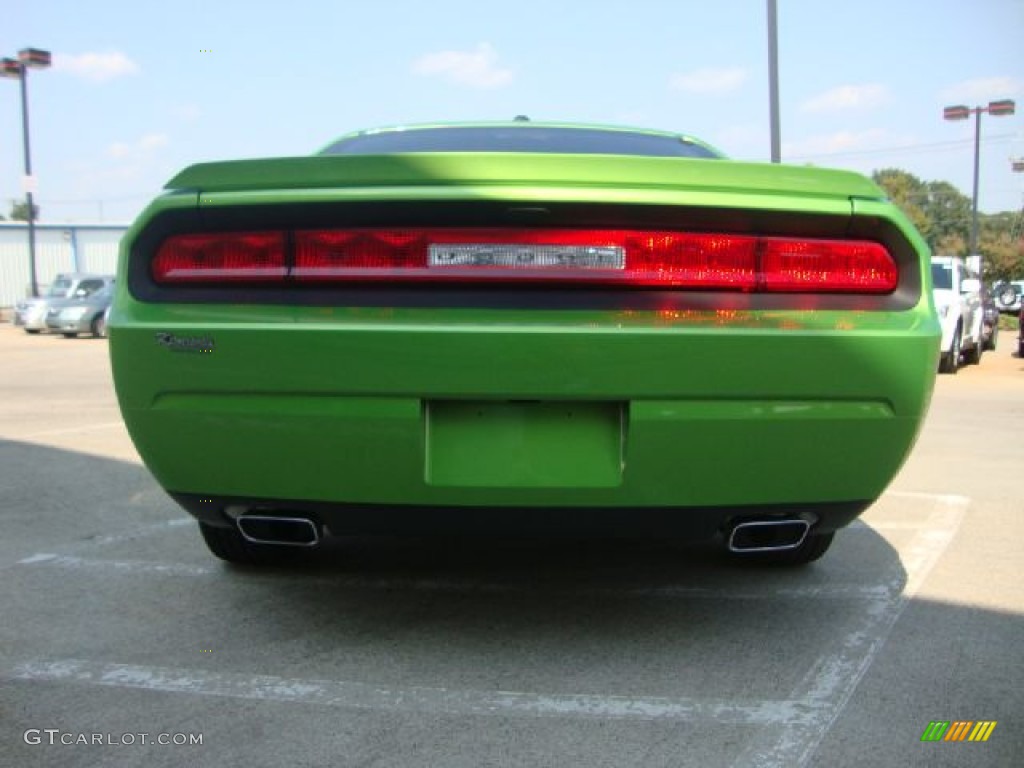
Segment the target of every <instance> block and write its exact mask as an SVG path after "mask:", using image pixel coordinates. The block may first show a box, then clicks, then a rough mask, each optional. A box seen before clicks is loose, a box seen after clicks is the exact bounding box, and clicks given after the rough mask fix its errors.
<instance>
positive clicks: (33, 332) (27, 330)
mask: <svg viewBox="0 0 1024 768" xmlns="http://www.w3.org/2000/svg"><path fill="white" fill-rule="evenodd" d="M25 333H30V334H32V335H33V336H35V335H36V334H37V333H39V329H38V328H26V329H25Z"/></svg>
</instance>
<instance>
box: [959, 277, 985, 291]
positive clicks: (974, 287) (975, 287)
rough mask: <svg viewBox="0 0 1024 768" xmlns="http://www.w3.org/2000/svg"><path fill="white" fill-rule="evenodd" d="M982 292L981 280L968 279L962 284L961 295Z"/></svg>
mask: <svg viewBox="0 0 1024 768" xmlns="http://www.w3.org/2000/svg"><path fill="white" fill-rule="evenodd" d="M980 290H981V280H979V279H978V278H976V277H968V278H967V279H965V280H964V281H963V282H962V283H960V293H978V292H979V291H980Z"/></svg>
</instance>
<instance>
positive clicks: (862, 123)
mask: <svg viewBox="0 0 1024 768" xmlns="http://www.w3.org/2000/svg"><path fill="white" fill-rule="evenodd" d="M777 4H778V30H779V37H778V40H779V77H780V119H781V137H782V159H783V162H787V163H795V164H801V165H802V164H808V163H810V164H814V165H819V166H827V167H837V168H846V169H851V170H855V171H859V172H861V173H865V174H870V173H871V172H872V171H873V170H876V169H881V168H900V169H903V170H906V171H908V172H910V173H913V174H914V175H916V176H918V177H919V178H921V179H923V180H926V181H948V182H951V183H952V184H954V185H955V186H956V187H957V188H959V189H960V190H961V191H962V192H963V193H964V194H965V195H970V194H971V185H972V173H973V137H974V120H973V118H972V119H970V120H966V121H961V122H949V121H944V120H943V117H942V109H943V107H944V106H947V105H957V104H964V105H967V106H969V107H975V106H979V105H981V106H984V105H987V104H988V103H989V102H990V101H992V100H997V99H1014V100H1016V101H1017V103H1018V108H1019V110H1020V111H1019V113H1018V114H1015V115H1013V116H1009V117H993V116H989V115H987V114H986V115H982V119H981V136H982V143H981V164H980V168H981V185H980V191H979V195H978V200H979V208H980V210H982V211H983V212H986V213H993V212H997V211H1014V212H1020V211H1022V207H1024V173H1016V174H1015V173H1013V172H1012V170H1011V158H1024V0H895V1H894V0H888V2H882V1H881V0H859V1H858V2H853V3H849V2H847V3H837V2H831V1H829V0H777ZM766 6H767V3H766V0H714V2H707V1H706V0H700V1H699V2H698V1H697V0H671V1H670V0H629V2H622V0H562V1H561V2H555V0H517V1H516V2H501V3H489V2H483V1H481V0H478V1H477V2H469V1H466V0H430V1H429V2H423V1H422V0H420V1H419V2H414V1H412V0H380V1H379V2H366V0H360V1H359V2H354V1H351V0H290V1H289V2H281V0H275V2H264V0H249V1H248V2H236V1H235V0H204V2H193V0H175V2H170V3H156V2H151V0H131V1H130V2H120V1H117V0H88V2H85V1H84V0H70V1H67V0H64V1H57V0H0V20H2V24H0V56H16V55H17V52H18V51H19V50H21V49H23V48H29V47H31V48H41V49H45V50H49V51H51V52H52V53H53V67H52V68H50V69H46V70H33V71H32V72H31V73H30V75H29V79H28V84H29V88H28V95H29V105H30V120H31V149H32V166H33V171H34V176H35V179H36V185H37V189H36V192H35V196H36V202H37V204H38V205H39V206H40V221H43V222H47V221H49V222H55V223H63V222H79V223H89V222H98V221H104V222H114V223H129V222H130V221H131V220H132V219H133V218H134V217H135V216H136V215H138V213H139V212H140V211H141V210H142V208H143V207H145V205H146V204H147V203H148V202H149V201H150V200H151V199H152V198H153V197H154V196H155V195H157V194H159V192H160V189H161V187H162V186H163V184H164V183H165V182H166V181H167V180H168V179H169V178H170V177H171V176H173V175H174V174H175V173H176V172H177V171H179V170H180V169H182V168H184V167H185V166H188V165H190V164H192V163H195V162H202V161H209V160H226V159H235V158H246V157H268V156H287V155H306V154H312V153H314V152H316V151H317V150H318V149H320V148H322V147H323V146H324V145H325V144H327V143H328V142H330V141H331V140H332V139H333V138H335V137H337V136H339V135H341V134H344V133H348V132H350V131H354V130H360V129H363V128H372V127H377V126H384V125H400V124H409V123H419V122H432V121H438V120H445V121H447V120H505V119H509V118H512V117H514V116H515V115H519V114H526V115H529V116H530V117H531V118H533V119H535V120H559V121H572V122H597V123H612V124H624V125H637V126H641V127H648V128H659V129H666V130H678V131H680V132H684V133H688V134H692V135H694V136H697V137H699V138H701V139H704V140H705V141H708V142H710V143H711V144H713V145H715V146H717V147H718V148H719V149H721V150H723V151H724V152H725V153H726V154H727V155H729V156H730V157H733V158H736V159H741V160H752V161H757V162H767V161H768V160H769V159H770V152H771V144H770V122H769V120H770V118H769V115H770V107H769V82H768V34H767V22H766V19H767V14H766ZM23 176H24V158H23V151H22V125H21V102H20V93H19V87H18V82H17V81H16V80H6V79H5V80H0V213H2V214H3V215H5V216H6V215H7V214H8V213H9V210H10V205H11V200H12V199H15V198H17V199H23V198H24V192H23Z"/></svg>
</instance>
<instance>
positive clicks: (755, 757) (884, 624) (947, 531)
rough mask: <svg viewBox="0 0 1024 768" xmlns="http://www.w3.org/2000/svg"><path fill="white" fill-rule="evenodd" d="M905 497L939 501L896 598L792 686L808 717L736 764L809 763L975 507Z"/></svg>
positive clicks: (874, 609) (875, 609)
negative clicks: (967, 514)
mask: <svg viewBox="0 0 1024 768" xmlns="http://www.w3.org/2000/svg"><path fill="white" fill-rule="evenodd" d="M902 495H903V496H905V497H911V498H919V499H924V500H928V499H930V500H932V501H933V502H934V505H935V506H934V507H933V509H932V512H931V514H930V515H929V517H928V519H927V520H926V521H925V522H924V523H923V524H922V525H921V526H919V529H918V533H917V535H916V536H914V538H913V540H912V541H911V542H910V544H909V545H908V546H907V547H905V548H904V550H905V551H904V552H903V553H902V554H903V557H902V560H903V565H904V569H905V571H906V583H905V584H904V586H903V589H902V591H901V590H900V589H899V584H898V582H894V583H891V584H890V586H891V587H893V589H892V590H890V595H891V597H883V598H879V599H878V600H877V601H874V602H871V603H869V604H868V607H867V611H866V615H865V618H864V620H863V622H861V623H860V625H859V626H858V627H856V628H855V629H854V630H853V631H851V632H849V633H847V635H846V636H845V637H844V638H843V639H842V641H841V643H840V645H839V648H838V649H836V650H835V651H834V652H832V653H827V654H826V655H824V656H822V657H821V658H820V659H819V661H818V663H817V664H815V665H814V666H813V667H812V668H811V669H810V670H809V671H808V673H807V674H806V675H805V676H804V679H803V680H802V681H801V683H800V684H799V685H798V686H797V687H796V688H795V689H794V690H793V692H792V696H791V698H792V699H793V700H795V701H802V702H805V703H807V704H808V705H809V706H810V708H809V710H808V712H809V713H810V716H809V718H808V720H807V721H806V722H803V723H789V724H788V725H789V726H790V727H789V728H787V729H786V730H785V731H784V732H782V733H781V734H779V736H778V737H777V739H776V740H775V742H774V743H767V744H766V743H765V742H764V741H760V740H759V741H758V742H757V743H756V745H754V744H752V745H751V746H750V747H748V748H747V750H746V751H745V752H744V753H742V754H741V755H740V756H739V757H738V758H737V759H736V761H735V762H734V763H733V768H799V767H800V766H804V765H806V764H807V762H808V761H809V760H810V758H811V757H812V756H813V754H814V751H815V750H816V749H817V747H818V745H819V744H820V743H821V741H822V740H823V739H824V738H825V736H826V735H827V734H828V732H829V730H830V729H831V728H832V725H833V724H834V723H835V722H836V720H837V719H838V718H839V716H840V715H841V714H842V712H843V710H844V709H845V708H846V705H847V704H848V703H849V701H850V698H851V697H852V696H853V694H854V692H855V691H856V690H857V686H858V685H859V684H860V681H861V679H862V678H863V677H864V675H865V674H866V673H867V671H868V669H870V667H871V665H872V664H873V663H874V661H875V658H877V656H878V654H879V653H880V652H881V650H882V648H883V647H884V646H885V642H886V640H887V639H888V637H889V634H890V632H891V631H892V628H893V626H895V624H896V621H897V620H898V619H899V617H900V615H901V614H902V613H903V611H904V609H905V608H906V607H907V605H908V604H909V603H910V601H911V599H912V598H913V597H914V595H915V594H916V593H917V591H918V590H919V589H920V587H921V585H922V584H923V583H924V580H925V579H926V578H927V577H928V574H929V573H930V572H931V570H932V568H933V567H934V566H935V563H936V562H938V560H939V558H940V557H941V555H942V553H943V552H944V551H945V550H946V548H947V547H948V546H949V544H950V543H951V542H952V541H953V539H954V537H955V536H956V532H957V530H958V529H959V527H960V523H961V522H962V520H963V517H964V514H965V513H966V511H967V507H968V506H969V505H970V500H969V499H967V498H965V497H963V496H928V495H926V494H914V495H913V496H911V495H910V494H902Z"/></svg>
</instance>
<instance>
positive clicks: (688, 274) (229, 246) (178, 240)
mask: <svg viewBox="0 0 1024 768" xmlns="http://www.w3.org/2000/svg"><path fill="white" fill-rule="evenodd" d="M289 240H290V241H291V242H290V244H289ZM152 274H153V278H154V280H156V282H157V283H160V284H167V285H173V284H203V283H210V284H216V283H223V282H232V283H235V282H251V281H257V282H261V283H263V282H267V281H270V282H277V283H287V284H296V283H298V284H311V285H315V284H330V285H335V284H340V283H351V282H366V281H376V282H381V281H385V282H487V283H493V282H499V283H550V282H556V283H571V284H605V285H624V286H664V287H680V288H703V289H717V290H734V291H745V292H754V291H756V292H773V293H792V292H815V293H869V294H885V293H891V292H892V291H893V290H895V288H896V285H897V282H898V280H899V271H898V268H897V266H896V262H895V260H894V259H893V257H892V255H891V254H890V253H889V252H888V250H887V249H886V248H885V247H884V246H882V245H881V244H879V243H875V242H871V241H861V240H824V239H812V238H788V237H787V238H783V237H758V236H754V235H733V234H717V233H692V232H676V231H669V230H656V231H639V230H618V229H609V230H573V229H494V228H402V229H368V228H366V229H363V228H356V229H343V230H299V231H295V232H294V233H291V235H290V238H289V237H288V235H287V233H285V232H228V233H221V234H212V235H194V234H188V235H175V236H172V237H170V238H168V239H167V240H165V241H164V242H163V243H162V244H161V246H160V248H159V249H158V251H157V255H156V258H155V259H154V260H153V265H152Z"/></svg>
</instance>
